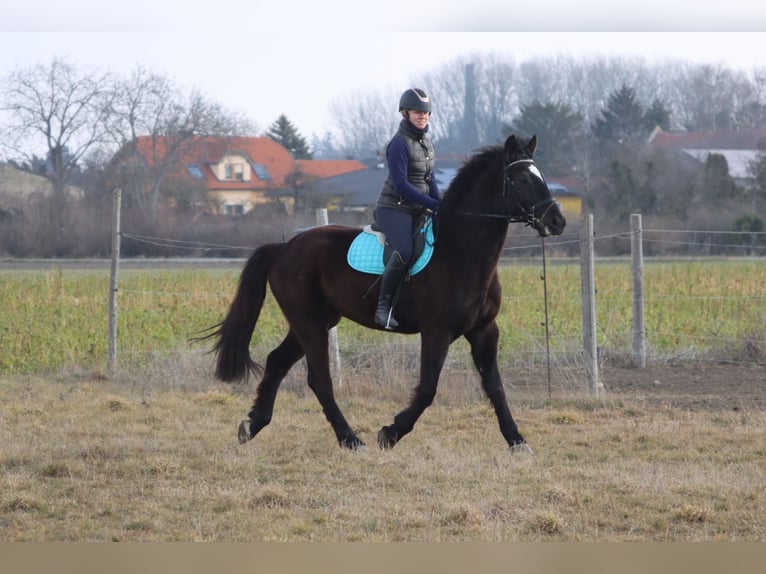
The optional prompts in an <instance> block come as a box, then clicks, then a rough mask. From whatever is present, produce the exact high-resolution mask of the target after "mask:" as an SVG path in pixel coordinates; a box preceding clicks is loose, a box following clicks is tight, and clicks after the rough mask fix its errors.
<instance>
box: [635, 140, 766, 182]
mask: <svg viewBox="0 0 766 574" xmlns="http://www.w3.org/2000/svg"><path fill="white" fill-rule="evenodd" d="M648 143H649V145H650V146H652V147H657V148H661V149H666V150H672V151H675V152H678V153H680V154H683V155H684V156H685V157H686V158H687V159H692V160H695V161H696V162H698V163H700V164H702V165H704V164H705V162H706V161H707V158H708V156H710V155H711V154H717V155H721V156H723V157H724V158H726V163H727V164H728V166H729V175H731V176H732V178H734V180H735V181H737V182H738V183H740V184H742V183H747V182H748V181H749V180H750V175H749V173H748V166H749V164H750V162H752V161H753V160H755V159H756V157H757V156H758V154H759V153H760V152H761V151H763V150H764V149H766V130H737V131H717V132H666V131H663V130H662V129H660V128H659V127H658V128H655V130H654V131H653V132H652V134H651V135H650V136H649V142H648Z"/></svg>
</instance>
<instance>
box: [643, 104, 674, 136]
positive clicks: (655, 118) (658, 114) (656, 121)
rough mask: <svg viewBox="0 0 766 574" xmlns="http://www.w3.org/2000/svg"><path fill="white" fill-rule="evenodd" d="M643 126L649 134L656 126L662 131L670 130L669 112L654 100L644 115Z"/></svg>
mask: <svg viewBox="0 0 766 574" xmlns="http://www.w3.org/2000/svg"><path fill="white" fill-rule="evenodd" d="M644 125H645V126H646V129H647V130H649V131H650V132H651V131H652V130H653V129H654V128H656V127H658V126H659V128H660V129H662V130H664V131H669V130H670V110H669V109H667V108H666V107H665V105H664V104H663V103H662V101H660V99H659V98H655V99H654V101H653V102H652V105H651V106H649V109H648V110H646V112H645V113H644Z"/></svg>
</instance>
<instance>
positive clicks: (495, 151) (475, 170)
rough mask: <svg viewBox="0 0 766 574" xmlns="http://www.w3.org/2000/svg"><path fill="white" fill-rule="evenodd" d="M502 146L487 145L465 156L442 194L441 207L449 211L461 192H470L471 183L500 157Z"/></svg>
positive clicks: (479, 177)
mask: <svg viewBox="0 0 766 574" xmlns="http://www.w3.org/2000/svg"><path fill="white" fill-rule="evenodd" d="M502 154H503V146H501V145H488V146H485V147H483V148H480V149H478V150H477V151H475V152H474V153H473V155H471V156H469V157H468V158H466V160H465V163H464V164H463V165H462V166H460V168H459V169H458V171H457V174H456V175H455V177H454V178H453V179H452V181H451V182H450V184H449V187H448V188H447V189H446V190H445V191H444V192H443V194H442V203H441V209H445V210H446V211H449V210H450V209H451V207H452V205H453V204H454V203H455V202H456V201H457V200H458V199H459V198H460V194H462V193H470V191H471V188H472V187H473V185H474V184H475V183H476V182H477V181H479V180H480V179H481V177H482V175H484V174H485V173H486V172H487V170H488V169H489V168H491V167H493V165H494V164H496V163H497V162H498V160H500V159H501V158H502Z"/></svg>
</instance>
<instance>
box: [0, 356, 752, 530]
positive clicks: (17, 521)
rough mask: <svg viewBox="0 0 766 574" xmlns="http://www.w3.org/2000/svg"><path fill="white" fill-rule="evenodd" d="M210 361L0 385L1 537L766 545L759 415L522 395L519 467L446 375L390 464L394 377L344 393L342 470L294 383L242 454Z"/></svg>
mask: <svg viewBox="0 0 766 574" xmlns="http://www.w3.org/2000/svg"><path fill="white" fill-rule="evenodd" d="M208 362H209V358H207V357H205V358H204V359H195V358H192V359H186V360H179V361H178V363H177V364H174V365H173V369H170V368H169V367H168V362H167V358H164V359H163V361H162V365H163V367H162V369H159V368H155V369H149V370H147V371H146V372H142V373H132V374H123V375H121V376H120V377H118V378H117V379H116V380H113V381H106V380H104V379H103V377H98V376H96V375H91V374H89V373H77V372H69V373H62V374H60V375H58V376H56V377H34V376H28V377H22V376H18V377H13V378H4V379H2V380H0V420H1V421H2V424H0V468H1V469H2V483H0V539H2V540H5V541H72V540H80V541H83V540H87V541H201V540H219V541H256V540H257V541H302V540H320V541H404V540H406V541H467V540H471V541H543V540H544V541H548V540H554V541H628V540H630V541H633V540H641V541H722V540H725V541H761V542H763V541H765V540H766V524H765V519H764V517H765V516H766V494H765V493H764V489H763V485H764V479H765V478H766V476H764V475H765V472H764V464H763V461H764V455H766V446H764V445H766V424H765V423H766V413H764V412H763V411H739V412H731V411H719V412H695V413H691V412H686V411H681V410H678V409H674V408H669V407H658V408H656V409H653V410H649V409H648V408H647V407H646V406H645V405H644V404H642V403H640V402H637V403H635V404H631V403H629V402H626V401H625V399H621V401H620V402H618V401H613V400H609V399H606V400H602V401H600V402H597V401H593V400H589V399H587V398H585V397H583V396H579V395H576V394H571V393H570V394H564V393H562V392H557V394H556V398H555V399H553V400H549V399H548V398H547V397H546V396H544V395H541V394H540V393H535V392H532V391H530V390H528V389H527V390H525V389H515V390H513V391H512V392H511V403H512V407H513V409H514V413H515V416H516V418H517V421H518V423H519V425H520V427H521V430H522V432H523V433H524V434H525V435H526V437H527V439H528V440H529V442H530V444H531V445H532V447H533V448H534V449H535V452H536V454H535V455H534V456H529V455H515V456H514V455H511V454H509V452H508V451H507V448H506V446H505V443H504V441H503V439H502V437H501V436H500V433H499V431H498V429H497V423H496V420H495V417H494V414H493V412H492V410H491V408H490V407H489V406H488V404H487V403H486V402H485V401H484V400H483V399H482V398H481V396H480V394H479V393H478V391H477V390H476V383H475V382H472V381H473V380H474V379H473V377H471V378H470V379H469V380H468V381H466V380H465V379H466V377H464V376H462V375H458V376H446V377H445V379H444V381H443V385H442V387H441V388H440V392H439V395H438V397H437V401H436V403H435V404H434V405H433V406H432V407H431V408H430V409H429V410H427V411H426V413H425V414H424V416H423V417H422V418H421V420H420V421H419V423H418V425H417V426H416V427H415V430H414V431H413V433H412V434H411V435H409V436H407V437H406V438H405V439H404V440H403V441H402V442H401V443H400V444H399V445H397V447H396V448H395V449H393V450H391V451H387V452H382V451H379V450H378V449H377V447H375V446H373V445H374V442H375V434H376V433H377V430H378V428H379V427H380V426H381V425H382V424H388V423H390V421H391V417H392V416H393V415H394V414H395V413H396V412H397V411H398V410H399V409H400V408H401V407H402V406H404V404H405V402H406V400H407V397H408V392H409V391H408V389H409V385H410V383H411V375H409V374H407V372H405V371H403V370H401V369H400V370H399V371H398V377H397V376H392V375H391V373H390V371H389V376H388V377H387V380H386V382H385V384H381V383H380V382H374V381H373V378H372V377H371V376H366V375H365V376H361V377H360V378H359V379H357V380H355V381H354V383H353V385H352V384H350V383H346V384H344V386H343V387H342V388H341V389H339V390H338V393H337V394H338V399H339V403H340V405H341V408H342V409H343V410H344V412H345V414H346V416H347V417H348V419H349V422H350V423H351V425H352V426H353V427H354V428H355V429H356V430H357V431H358V432H359V434H360V436H361V437H362V438H363V439H364V440H366V441H367V442H368V444H370V447H369V448H367V449H363V450H362V451H359V452H348V451H346V450H342V449H340V448H339V447H338V446H337V445H336V443H335V441H334V435H333V433H332V431H331V429H330V427H329V425H328V424H327V422H326V421H325V419H324V416H323V415H322V412H321V409H320V407H319V405H318V403H317V401H316V399H315V398H314V397H313V396H312V395H311V394H310V393H308V392H307V391H306V389H305V387H304V386H303V384H302V383H299V382H298V381H299V379H300V378H301V373H300V372H297V373H296V374H294V375H291V377H290V379H289V380H288V381H286V383H285V388H284V389H283V390H282V392H281V393H280V395H279V397H278V399H277V406H276V412H275V416H274V421H273V422H272V424H271V425H270V426H269V427H267V428H266V429H265V430H264V431H263V432H262V433H261V434H260V435H258V436H257V437H256V438H255V439H254V440H253V441H252V442H250V443H249V444H247V445H244V446H240V445H238V444H237V442H236V437H235V428H236V424H237V423H238V421H239V420H240V419H241V418H242V417H243V416H244V415H245V413H246V412H247V410H248V408H249V406H250V401H251V395H252V388H249V387H248V388H232V387H225V386H222V385H218V384H216V383H212V382H211V380H210V377H209V373H207V369H209V368H210V366H209V365H208V364H207V363H208ZM298 371H300V370H298ZM171 373H172V374H171Z"/></svg>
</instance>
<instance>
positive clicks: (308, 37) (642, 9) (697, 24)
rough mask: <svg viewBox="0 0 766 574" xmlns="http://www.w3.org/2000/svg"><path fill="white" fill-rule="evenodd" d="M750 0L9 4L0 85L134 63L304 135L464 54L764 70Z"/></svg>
mask: <svg viewBox="0 0 766 574" xmlns="http://www.w3.org/2000/svg"><path fill="white" fill-rule="evenodd" d="M749 3H750V2H746V1H744V0H728V1H727V2H720V1H719V2H711V1H709V0H683V1H682V2H678V1H676V2H674V3H672V4H673V6H674V7H673V8H670V9H666V6H667V5H668V4H670V3H669V2H667V0H664V1H661V0H642V1H641V2H636V3H634V4H635V5H634V6H633V7H630V6H628V7H626V6H619V7H615V6H614V5H615V4H618V3H615V2H605V1H604V2H602V1H599V0H579V1H578V2H572V3H570V2H567V1H566V0H548V1H547V2H545V3H540V2H527V3H526V4H527V5H526V6H525V7H523V9H520V8H519V7H521V6H523V5H524V4H523V3H522V2H518V1H511V0H470V1H467V2H463V3H459V4H462V6H457V7H447V6H445V4H446V3H445V2H442V1H437V0H382V1H381V2H375V3H370V4H368V3H366V2H364V0H362V1H360V0H353V1H352V0H323V1H321V2H310V1H309V0H302V1H296V0H272V1H270V2H263V1H262V0H227V1H226V2H221V3H218V4H216V3H214V2H210V1H207V2H200V1H199V0H187V2H173V3H171V2H166V0H132V2H131V3H130V6H129V7H128V6H127V5H122V4H120V5H118V4H113V3H111V2H104V1H103V0H68V1H67V2H62V1H61V0H36V1H35V2H34V3H33V4H32V3H29V4H27V3H24V2H14V3H13V4H11V5H7V6H4V7H3V14H2V18H1V19H0V77H2V76H4V75H5V74H6V73H8V72H9V71H11V70H13V69H14V68H16V67H27V66H30V65H33V64H36V63H47V62H50V60H51V59H52V58H53V57H62V58H66V59H67V60H68V61H69V62H70V63H72V64H74V65H82V66H83V67H88V68H98V69H103V70H112V71H115V72H118V73H123V74H125V75H128V74H129V73H130V71H131V70H133V69H134V68H135V67H136V66H137V65H141V66H143V67H146V68H149V69H152V70H154V71H157V72H159V73H162V74H163V75H167V76H168V77H171V78H173V79H174V80H175V81H176V82H177V83H178V84H179V85H181V86H184V87H188V88H198V89H200V90H201V91H202V92H203V93H204V94H206V95H207V96H208V97H210V98H211V99H213V100H215V101H217V102H220V103H221V104H223V105H224V106H226V107H227V108H229V109H231V110H233V111H237V112H241V113H242V114H244V115H245V116H246V117H248V118H250V119H251V120H252V121H254V122H255V123H256V124H257V125H258V126H259V127H260V128H261V129H265V128H267V127H268V126H269V125H270V124H271V123H272V122H273V121H274V120H275V119H276V118H277V117H278V116H279V115H280V114H282V113H284V114H285V115H287V117H288V118H289V119H290V120H291V121H292V122H293V124H294V125H295V126H296V127H297V128H298V130H299V131H300V132H301V133H302V134H304V135H306V136H310V135H311V134H314V133H316V134H322V133H324V132H325V131H326V130H331V129H333V127H334V126H333V123H332V121H331V117H330V104H331V103H332V102H333V101H337V100H338V99H339V98H340V97H341V96H343V95H344V94H346V93H347V92H349V91H360V92H370V91H373V92H374V91H379V90H380V91H383V90H385V91H386V92H388V91H390V92H392V93H398V92H400V91H401V90H403V89H404V88H406V87H408V86H409V85H421V82H419V81H418V79H419V78H420V77H421V76H422V75H423V74H425V73H428V72H430V71H431V70H433V69H436V68H439V67H441V66H442V65H444V64H448V63H451V62H454V61H455V60H457V59H458V58H461V57H464V56H472V55H482V54H488V53H492V54H498V55H507V56H509V57H513V58H514V59H515V60H516V61H524V60H527V59H530V58H534V57H538V56H542V55H561V54H564V55H573V56H576V57H582V58H588V57H595V56H639V57H643V58H645V59H647V60H649V61H664V60H668V59H680V60H687V61H693V62H710V63H722V64H725V65H727V66H731V67H735V68H740V69H746V70H747V69H754V68H766V3H760V4H762V5H761V6H748V4H749ZM450 4H454V3H450ZM740 4H741V5H740ZM118 6H119V7H118ZM514 6H516V7H517V8H514ZM575 6H576V8H575ZM615 30H624V31H621V32H617V31H615ZM422 87H424V88H426V89H427V88H428V86H425V85H424V86H422ZM395 107H396V102H392V105H391V108H392V114H393V113H395Z"/></svg>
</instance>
